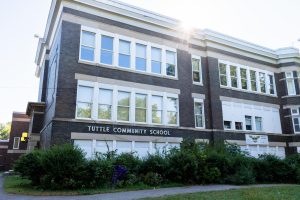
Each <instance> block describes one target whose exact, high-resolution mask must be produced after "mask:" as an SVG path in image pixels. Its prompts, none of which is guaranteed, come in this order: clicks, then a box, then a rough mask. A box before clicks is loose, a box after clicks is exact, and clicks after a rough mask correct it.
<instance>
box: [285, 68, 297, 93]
mask: <svg viewBox="0 0 300 200" xmlns="http://www.w3.org/2000/svg"><path fill="white" fill-rule="evenodd" d="M285 77H286V85H287V90H288V95H295V94H296V89H295V82H294V78H293V72H286V73H285Z"/></svg>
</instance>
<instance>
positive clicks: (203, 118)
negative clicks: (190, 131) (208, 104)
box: [193, 98, 205, 129]
mask: <svg viewBox="0 0 300 200" xmlns="http://www.w3.org/2000/svg"><path fill="white" fill-rule="evenodd" d="M195 103H201V105H202V124H203V126H202V127H198V126H197V123H196V113H195ZM193 107H194V123H195V128H197V129H205V115H204V114H205V112H204V108H205V107H204V101H203V99H197V98H194V106H193Z"/></svg>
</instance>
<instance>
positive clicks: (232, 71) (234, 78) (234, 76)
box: [230, 66, 238, 88]
mask: <svg viewBox="0 0 300 200" xmlns="http://www.w3.org/2000/svg"><path fill="white" fill-rule="evenodd" d="M230 76H231V87H235V88H237V86H238V85H237V67H236V66H230Z"/></svg>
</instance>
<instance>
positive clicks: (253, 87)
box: [250, 70, 257, 91]
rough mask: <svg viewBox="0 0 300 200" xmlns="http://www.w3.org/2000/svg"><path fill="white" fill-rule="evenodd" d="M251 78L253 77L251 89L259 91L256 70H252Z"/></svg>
mask: <svg viewBox="0 0 300 200" xmlns="http://www.w3.org/2000/svg"><path fill="white" fill-rule="evenodd" d="M250 79H251V90H252V91H257V86H256V72H255V71H253V70H250Z"/></svg>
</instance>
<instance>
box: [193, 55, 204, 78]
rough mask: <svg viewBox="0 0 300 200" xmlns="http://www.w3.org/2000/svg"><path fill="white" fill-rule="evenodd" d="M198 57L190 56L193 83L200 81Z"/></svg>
mask: <svg viewBox="0 0 300 200" xmlns="http://www.w3.org/2000/svg"><path fill="white" fill-rule="evenodd" d="M200 66H201V65H200V59H197V58H192V67H193V81H194V82H195V83H201V82H202V80H201V77H202V76H201V67H200Z"/></svg>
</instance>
